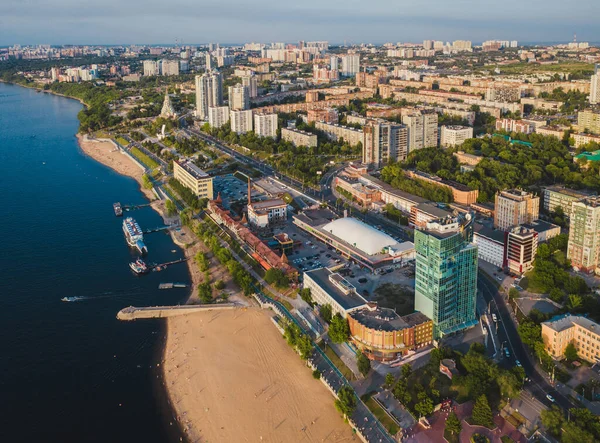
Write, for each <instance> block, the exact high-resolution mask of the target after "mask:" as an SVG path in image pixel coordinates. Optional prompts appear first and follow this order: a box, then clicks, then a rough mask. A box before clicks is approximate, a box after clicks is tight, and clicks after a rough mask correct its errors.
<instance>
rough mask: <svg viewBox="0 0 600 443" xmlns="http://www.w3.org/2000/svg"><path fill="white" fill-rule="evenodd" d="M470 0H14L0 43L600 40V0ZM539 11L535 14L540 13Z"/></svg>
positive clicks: (0, 21)
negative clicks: (93, 1)
mask: <svg viewBox="0 0 600 443" xmlns="http://www.w3.org/2000/svg"><path fill="white" fill-rule="evenodd" d="M471 3H472V2H469V1H466V0H463V1H461V2H458V3H457V2H453V3H452V4H451V5H448V4H444V3H443V2H440V1H439V0H429V1H428V2H427V4H426V5H424V4H419V5H417V4H412V3H410V4H409V3H407V2H403V4H400V5H398V4H397V3H391V2H389V1H387V0H386V1H384V0H376V1H374V2H370V3H369V5H368V8H367V7H366V6H365V5H364V4H363V3H362V2H358V1H356V0H351V1H345V2H341V1H339V0H330V1H329V2H328V3H327V4H326V5H323V4H322V3H318V4H317V2H315V1H314V0H308V1H306V2H304V3H302V4H301V5H292V6H283V5H276V6H273V5H271V4H269V3H268V2H266V1H264V0H258V1H257V2H254V3H252V4H251V5H250V4H248V3H243V2H239V1H229V2H227V3H226V4H222V3H221V4H216V3H206V2H202V3H200V4H198V3H192V2H190V1H188V0H176V1H175V2H171V3H169V4H168V5H165V4H164V3H162V2H158V1H155V0H151V1H150V2H145V3H143V4H142V3H136V2H128V3H125V4H124V3H117V2H115V1H113V0H109V1H106V2H104V3H102V4H101V5H98V6H96V7H95V9H94V10H93V14H90V10H89V8H87V7H86V6H85V5H83V4H80V3H78V2H74V1H71V0H63V1H54V2H52V4H43V3H41V2H39V1H38V0H34V1H32V2H28V3H27V4H22V2H17V1H15V0H10V1H9V2H8V5H6V7H5V8H4V11H3V14H2V17H0V45H11V44H16V43H18V44H40V43H45V44H90V45H92V44H107V45H110V44H134V43H143V42H147V43H150V44H167V43H170V44H173V43H175V41H176V40H177V41H179V42H183V43H185V44H194V43H197V42H209V41H215V42H217V41H220V42H224V43H232V44H233V43H241V42H245V41H262V42H269V41H285V42H292V41H297V40H328V41H330V42H336V43H343V42H344V41H346V42H348V43H360V42H365V43H368V42H372V43H384V42H388V41H390V42H397V41H411V42H419V41H421V40H423V39H436V40H444V41H446V40H454V39H469V40H472V41H475V42H479V41H484V40H487V39H511V40H512V39H516V40H520V41H528V42H555V41H565V42H566V41H570V40H572V38H573V34H574V33H576V34H577V36H578V40H580V41H600V34H599V33H598V30H597V26H596V24H595V23H594V17H595V14H590V13H589V12H590V11H593V10H594V9H600V8H599V7H598V5H597V3H596V2H595V1H594V0H581V1H580V2H579V5H578V8H573V7H572V6H570V5H567V4H565V3H562V2H558V1H552V2H551V3H550V4H549V3H548V2H541V1H539V0H535V1H530V2H527V3H526V4H523V3H520V2H517V1H516V0H509V1H508V2H503V3H502V4H491V5H478V4H471ZM232 11H233V13H232ZM314 11H318V12H319V13H318V14H315V12H314ZM425 11H426V13H425ZM465 11H468V14H469V16H468V17H466V16H465ZM515 11H518V12H519V14H518V15H516V14H515ZM534 16H535V17H536V20H535V21H532V20H531V18H532V17H534ZM566 16H569V18H570V20H569V22H568V24H567V23H565V22H564V17H566ZM82 25H83V26H82ZM75 27H76V28H75ZM74 29H76V30H77V33H76V35H74V34H73V31H74Z"/></svg>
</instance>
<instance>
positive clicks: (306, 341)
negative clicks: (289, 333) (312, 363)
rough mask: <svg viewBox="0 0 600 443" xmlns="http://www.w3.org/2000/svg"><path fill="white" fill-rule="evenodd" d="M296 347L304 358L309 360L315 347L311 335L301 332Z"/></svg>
mask: <svg viewBox="0 0 600 443" xmlns="http://www.w3.org/2000/svg"><path fill="white" fill-rule="evenodd" d="M296 349H297V350H298V352H299V353H300V358H302V360H308V357H310V354H311V353H312V349H313V348H312V341H311V340H310V337H309V336H308V335H306V334H300V337H299V338H298V340H296Z"/></svg>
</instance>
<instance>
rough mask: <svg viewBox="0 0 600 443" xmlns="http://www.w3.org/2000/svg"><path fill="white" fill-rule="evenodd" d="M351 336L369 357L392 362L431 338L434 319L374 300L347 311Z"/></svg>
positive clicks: (420, 346)
mask: <svg viewBox="0 0 600 443" xmlns="http://www.w3.org/2000/svg"><path fill="white" fill-rule="evenodd" d="M348 325H349V326H350V340H351V341H352V343H353V344H354V345H355V346H356V347H357V348H358V349H359V350H360V351H361V352H363V353H364V354H365V355H366V356H367V357H368V358H369V359H371V360H375V361H381V362H391V361H394V360H396V359H398V358H400V357H402V356H403V355H406V354H407V353H408V352H409V351H416V350H418V349H419V348H422V347H424V346H427V345H429V344H431V343H432V341H433V322H432V321H431V320H430V319H429V318H427V317H426V316H425V315H423V314H421V313H420V312H415V313H413V314H409V315H406V316H403V317H400V316H399V315H398V314H396V311H394V310H393V309H388V308H381V307H379V306H377V305H376V304H374V303H369V304H368V305H367V306H365V307H363V308H360V309H357V310H353V311H351V312H350V313H348Z"/></svg>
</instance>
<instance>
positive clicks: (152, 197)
mask: <svg viewBox="0 0 600 443" xmlns="http://www.w3.org/2000/svg"><path fill="white" fill-rule="evenodd" d="M76 138H77V143H78V145H79V148H80V149H81V150H82V151H83V153H84V154H85V155H87V156H88V157H90V158H92V159H93V160H95V161H97V162H98V163H101V164H103V165H104V166H107V167H108V168H110V169H112V170H113V171H114V172H116V173H117V174H121V175H125V176H127V177H130V178H133V179H134V180H135V181H136V182H137V183H138V186H139V191H140V192H141V193H142V195H143V196H144V197H145V198H146V199H147V200H148V201H149V202H150V203H151V204H150V207H151V208H152V209H153V210H154V211H156V212H157V213H158V214H159V215H160V216H161V218H162V220H163V223H165V224H170V223H172V222H174V221H175V220H178V219H179V217H178V216H174V217H169V216H168V215H167V210H166V208H165V202H164V200H160V199H158V198H157V197H156V194H155V193H154V191H153V190H149V189H145V188H144V186H143V181H142V176H143V175H144V171H143V170H142V167H141V166H140V165H139V164H138V163H136V162H135V160H133V159H132V158H131V157H129V156H128V155H127V154H125V153H123V152H121V150H120V149H119V148H118V147H117V145H116V144H115V143H114V142H113V141H112V140H110V139H93V140H92V139H89V138H88V136H87V135H82V134H77V135H76ZM180 233H185V237H186V239H187V238H193V237H192V235H191V234H192V232H191V231H190V230H189V228H187V227H182V228H181V231H180ZM169 235H170V237H171V240H172V241H173V243H174V244H175V245H176V246H178V247H179V248H181V249H182V251H183V254H184V256H185V257H186V258H187V259H188V260H187V262H186V266H187V268H188V274H189V276H190V288H191V291H190V293H189V295H188V297H187V298H186V300H185V303H184V304H189V303H191V302H192V301H193V300H192V299H193V298H194V296H195V295H197V286H198V285H199V284H200V283H202V274H201V273H199V272H197V269H196V267H195V266H194V256H195V254H196V252H197V250H198V249H199V245H198V242H195V243H193V244H192V245H191V246H189V245H188V244H187V243H185V242H183V241H181V239H179V238H178V237H177V231H174V230H169ZM180 236H181V235H180Z"/></svg>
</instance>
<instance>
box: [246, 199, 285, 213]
mask: <svg viewBox="0 0 600 443" xmlns="http://www.w3.org/2000/svg"><path fill="white" fill-rule="evenodd" d="M249 206H252V209H254V210H255V211H266V210H268V209H271V208H278V207H281V206H287V203H286V202H284V201H283V200H282V199H280V198H273V199H270V200H262V201H255V202H252V203H251V204H250V205H249Z"/></svg>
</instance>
